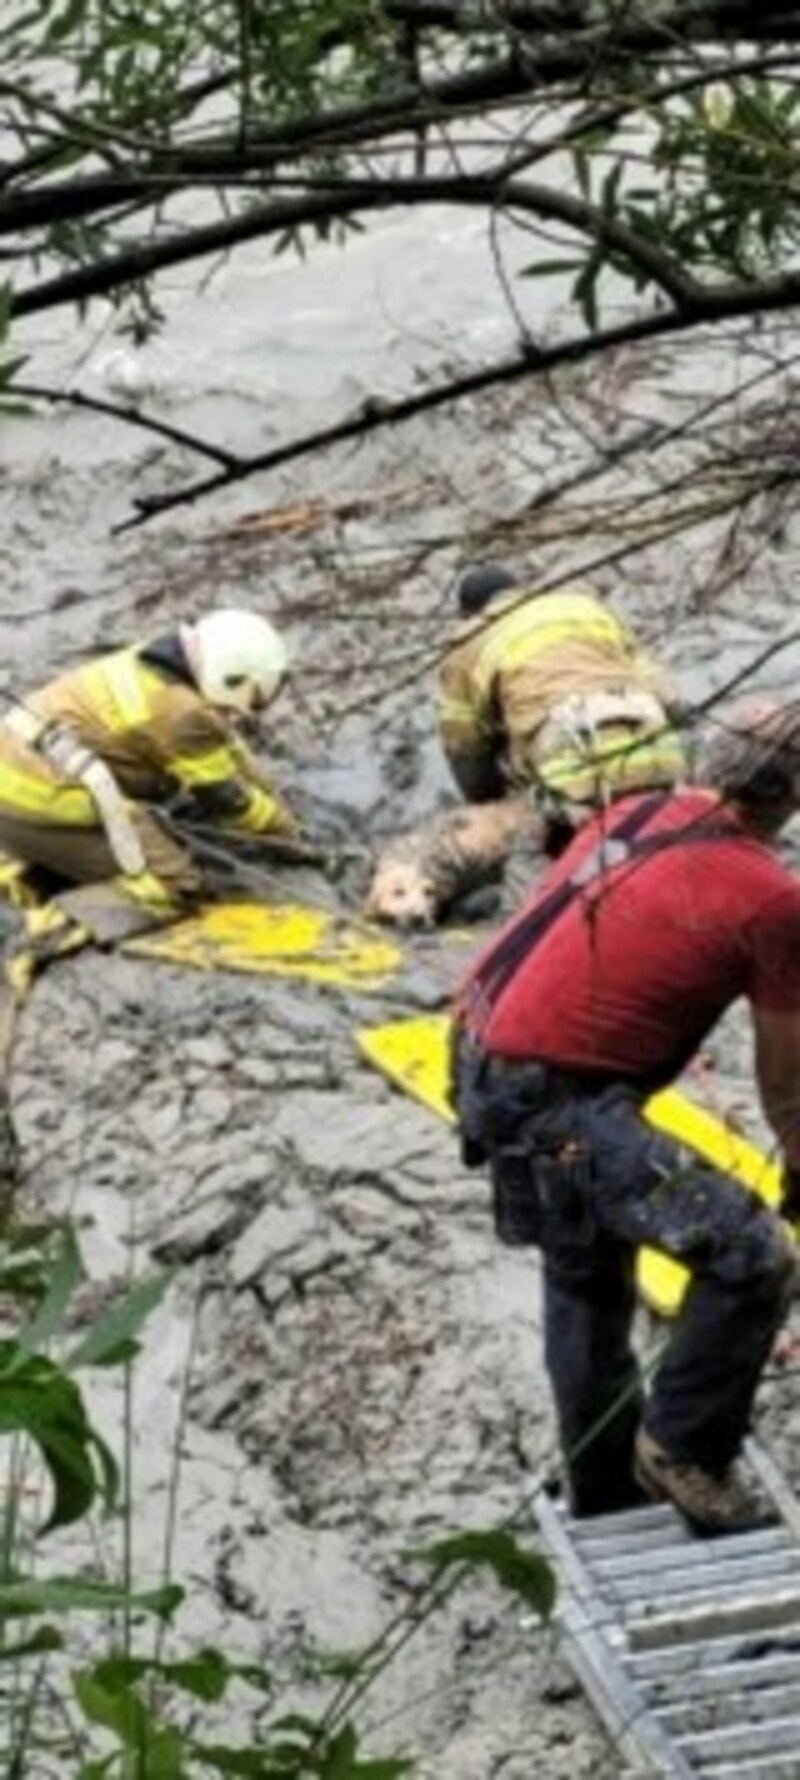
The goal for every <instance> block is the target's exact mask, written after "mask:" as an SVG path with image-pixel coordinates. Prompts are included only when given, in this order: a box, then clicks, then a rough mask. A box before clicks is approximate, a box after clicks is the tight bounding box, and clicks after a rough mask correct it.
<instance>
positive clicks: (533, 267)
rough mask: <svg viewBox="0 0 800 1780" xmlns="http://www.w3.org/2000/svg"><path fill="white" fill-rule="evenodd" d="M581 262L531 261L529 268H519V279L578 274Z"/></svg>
mask: <svg viewBox="0 0 800 1780" xmlns="http://www.w3.org/2000/svg"><path fill="white" fill-rule="evenodd" d="M582 265H583V260H531V263H530V265H529V266H521V267H520V270H519V274H518V276H519V277H520V278H551V277H553V276H555V274H556V273H558V272H579V271H580V269H581V266H582Z"/></svg>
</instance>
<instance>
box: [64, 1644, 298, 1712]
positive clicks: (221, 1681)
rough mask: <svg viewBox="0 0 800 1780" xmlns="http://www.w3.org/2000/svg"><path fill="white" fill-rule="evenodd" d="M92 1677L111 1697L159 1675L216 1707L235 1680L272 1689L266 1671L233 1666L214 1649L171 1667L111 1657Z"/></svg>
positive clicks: (98, 1664) (122, 1657)
mask: <svg viewBox="0 0 800 1780" xmlns="http://www.w3.org/2000/svg"><path fill="white" fill-rule="evenodd" d="M92 1673H93V1674H94V1676H95V1678H96V1679H97V1681H98V1682H99V1683H100V1686H101V1687H104V1688H106V1689H107V1690H108V1692H109V1693H118V1692H120V1691H122V1690H123V1689H125V1688H130V1687H134V1686H135V1685H136V1683H137V1682H139V1681H141V1680H142V1679H143V1678H144V1677H145V1676H146V1675H157V1676H158V1677H159V1679H160V1680H162V1681H164V1682H166V1683H167V1684H168V1685H170V1686H173V1687H179V1688H182V1689H183V1690H184V1691H185V1692H186V1693H189V1694H192V1695H193V1696H194V1698H195V1699H198V1700H207V1701H209V1702H210V1703H212V1704H213V1703H214V1702H215V1701H217V1700H221V1699H222V1697H223V1694H224V1693H225V1690H226V1688H227V1686H228V1683H229V1681H230V1680H231V1679H232V1678H233V1677H236V1678H238V1679H240V1680H245V1681H251V1682H253V1683H254V1685H256V1686H259V1687H269V1680H268V1678H267V1677H266V1676H265V1674H264V1671H263V1670H262V1669H258V1668H256V1667H255V1666H254V1665H253V1664H249V1663H229V1662H228V1660H227V1657H225V1656H223V1654H222V1652H221V1651H220V1650H214V1649H212V1648H204V1649H201V1650H197V1651H195V1653H194V1655H193V1656H189V1657H184V1658H183V1660H182V1661H177V1662H170V1663H164V1662H158V1661H156V1660H155V1658H153V1659H151V1658H149V1657H129V1656H111V1657H107V1658H106V1659H105V1660H104V1661H101V1662H99V1663H97V1664H95V1667H94V1669H93V1671H92Z"/></svg>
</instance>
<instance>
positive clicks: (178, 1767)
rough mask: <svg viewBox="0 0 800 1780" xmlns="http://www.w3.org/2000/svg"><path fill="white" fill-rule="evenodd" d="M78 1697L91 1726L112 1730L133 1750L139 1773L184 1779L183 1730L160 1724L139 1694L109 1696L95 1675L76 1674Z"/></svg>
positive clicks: (155, 1779)
mask: <svg viewBox="0 0 800 1780" xmlns="http://www.w3.org/2000/svg"><path fill="white" fill-rule="evenodd" d="M72 1683H73V1687H74V1689H75V1697H76V1699H77V1701H78V1704H79V1706H80V1708H81V1711H82V1712H83V1714H84V1717H85V1718H86V1719H88V1721H89V1723H90V1724H99V1725H101V1726H102V1727H103V1729H104V1730H109V1731H113V1732H114V1734H115V1735H116V1736H117V1737H118V1738H119V1741H120V1742H121V1743H122V1745H123V1747H124V1748H125V1749H130V1750H132V1751H134V1753H135V1757H136V1770H135V1771H136V1773H137V1774H139V1775H142V1776H146V1777H147V1780H182V1776H183V1775H184V1774H185V1772H186V1768H185V1761H184V1756H185V1753H186V1744H185V1741H184V1738H183V1737H182V1735H181V1733H180V1731H178V1730H175V1729H173V1727H172V1726H171V1725H162V1724H159V1722H158V1721H157V1719H155V1718H154V1717H153V1715H152V1713H151V1712H150V1710H149V1707H148V1706H146V1705H145V1703H144V1701H143V1700H140V1699H139V1698H138V1697H137V1695H136V1694H132V1693H117V1694H114V1693H107V1692H106V1690H105V1688H103V1687H101V1686H100V1685H99V1683H98V1682H97V1681H96V1680H95V1678H94V1676H93V1675H92V1674H84V1675H74V1676H73V1678H72Z"/></svg>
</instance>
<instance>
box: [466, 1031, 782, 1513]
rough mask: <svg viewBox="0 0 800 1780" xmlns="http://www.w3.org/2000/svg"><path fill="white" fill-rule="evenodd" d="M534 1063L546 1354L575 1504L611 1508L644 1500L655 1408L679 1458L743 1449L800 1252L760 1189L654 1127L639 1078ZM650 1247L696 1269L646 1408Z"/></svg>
mask: <svg viewBox="0 0 800 1780" xmlns="http://www.w3.org/2000/svg"><path fill="white" fill-rule="evenodd" d="M494 1067H495V1066H494V1064H493V1065H492V1069H493V1070H494ZM514 1067H515V1066H513V1065H502V1064H501V1065H499V1070H500V1071H501V1072H502V1071H503V1070H505V1069H508V1070H509V1071H513V1069H514ZM523 1067H525V1068H526V1069H527V1071H528V1087H527V1091H526V1099H527V1103H528V1107H529V1109H531V1110H529V1111H528V1114H527V1116H526V1117H525V1119H524V1121H523V1123H522V1124H521V1125H518V1126H517V1131H516V1149H515V1159H516V1161H517V1164H518V1161H519V1154H520V1148H522V1149H523V1150H524V1153H525V1156H526V1158H527V1162H528V1167H529V1171H530V1174H529V1178H530V1187H531V1192H532V1193H534V1194H535V1195H536V1196H537V1198H538V1201H539V1207H540V1230H539V1235H538V1242H539V1246H540V1247H541V1249H542V1254H543V1265H544V1322H545V1359H546V1364H547V1369H548V1373H549V1376H550V1380H551V1384H552V1388H553V1392H554V1396H555V1401H556V1408H557V1414H558V1420H559V1431H560V1438H561V1443H562V1448H563V1451H564V1455H565V1462H566V1466H567V1473H568V1479H569V1485H570V1492H571V1498H572V1506H573V1509H574V1511H575V1512H576V1513H578V1514H601V1513H610V1512H613V1511H614V1510H616V1509H618V1508H622V1507H624V1506H626V1505H627V1504H628V1503H630V1502H632V1501H633V1500H635V1496H636V1490H635V1484H634V1481H633V1473H632V1453H633V1441H634V1436H635V1433H636V1429H637V1427H638V1425H639V1422H640V1420H641V1419H642V1417H643V1419H644V1423H645V1425H646V1427H647V1429H648V1431H649V1432H650V1433H651V1434H652V1435H653V1437H654V1438H655V1439H656V1440H658V1441H660V1442H661V1443H662V1444H663V1445H664V1446H665V1447H666V1448H667V1449H668V1451H669V1452H670V1453H671V1454H672V1455H673V1456H674V1457H675V1458H676V1459H679V1460H682V1461H686V1462H690V1463H695V1464H698V1465H701V1466H702V1467H703V1468H704V1469H705V1470H708V1471H711V1472H713V1473H716V1474H722V1473H723V1472H724V1471H725V1470H726V1469H727V1467H728V1466H729V1465H730V1463H731V1461H732V1460H733V1459H734V1458H735V1457H736V1455H737V1453H738V1452H739V1449H740V1447H741V1444H742V1441H743V1439H744V1436H745V1433H746V1430H747V1425H748V1421H749V1417H750V1412H751V1408H752V1403H753V1398H754V1395H755V1391H756V1386H757V1384H758V1380H759V1377H760V1374H761V1371H762V1368H763V1366H764V1364H765V1361H766V1360H767V1358H768V1356H769V1352H770V1349H771V1346H772V1342H773V1338H774V1335H775V1333H776V1330H777V1329H778V1327H779V1325H780V1322H781V1320H782V1318H783V1315H784V1312H785V1309H786V1305H787V1301H788V1295H789V1288H790V1284H791V1280H792V1276H793V1272H794V1251H793V1246H792V1243H791V1241H790V1238H789V1237H788V1235H787V1234H786V1232H785V1231H784V1229H783V1226H782V1225H781V1223H780V1221H779V1219H778V1218H777V1216H776V1215H775V1213H774V1212H772V1211H771V1210H769V1208H768V1207H766V1206H765V1205H764V1204H763V1203H762V1202H761V1201H760V1200H759V1199H757V1198H756V1197H755V1195H754V1194H752V1193H750V1192H748V1191H747V1190H746V1189H745V1188H744V1187H742V1186H741V1185H740V1184H739V1183H738V1182H737V1181H735V1180H733V1179H731V1178H730V1177H729V1176H728V1175H726V1174H724V1173H721V1172H720V1171H718V1170H717V1169H714V1168H712V1167H710V1166H707V1165H706V1164H704V1163H703V1162H701V1161H699V1160H698V1158H697V1157H696V1156H695V1155H694V1154H693V1153H692V1152H691V1151H689V1150H687V1149H685V1148H684V1147H683V1146H682V1145H681V1144H680V1143H678V1142H677V1141H675V1140H674V1139H672V1138H669V1137H666V1136H664V1135H663V1134H661V1133H660V1132H657V1131H655V1130H654V1129H653V1128H652V1126H650V1125H649V1124H648V1123H647V1122H646V1120H645V1119H644V1117H643V1112H642V1105H643V1097H642V1095H641V1094H639V1093H637V1092H636V1091H635V1090H634V1089H632V1088H630V1087H629V1086H627V1085H622V1084H613V1085H605V1086H601V1087H599V1088H598V1087H596V1086H595V1087H592V1088H587V1087H586V1086H585V1085H583V1084H581V1083H580V1082H579V1080H578V1079H577V1078H574V1077H570V1076H568V1075H566V1073H565V1072H561V1071H557V1070H553V1069H550V1068H549V1067H544V1066H538V1065H528V1066H523ZM537 1074H538V1076H539V1078H540V1092H539V1095H538V1104H536V1102H537V1095H536V1092H535V1088H536V1077H537ZM531 1088H533V1094H532V1095H531ZM532 1100H533V1103H534V1106H533V1107H532ZM487 1147H489V1150H490V1164H491V1167H492V1172H493V1173H494V1172H495V1170H497V1169H499V1170H500V1172H501V1173H502V1168H503V1147H502V1145H501V1146H500V1147H499V1148H498V1147H497V1146H496V1145H495V1144H494V1143H492V1142H490V1143H489V1145H488V1146H487ZM642 1244H647V1245H649V1246H651V1247H653V1248H656V1249H659V1250H661V1251H662V1252H663V1253H665V1254H667V1255H671V1256H672V1257H673V1258H674V1259H675V1260H677V1261H680V1262H685V1263H686V1264H687V1265H688V1266H689V1267H690V1268H691V1273H692V1278H691V1283H690V1285H689V1288H688V1291H687V1294H686V1297H685V1299H684V1303H683V1306H682V1308H681V1310H680V1312H679V1314H678V1317H677V1319H676V1321H675V1323H674V1325H673V1326H672V1329H671V1332H670V1331H665V1333H666V1342H665V1346H664V1348H663V1351H662V1354H661V1357H660V1360H659V1362H658V1364H657V1367H656V1370H655V1373H654V1375H653V1378H652V1382H651V1386H650V1390H649V1394H648V1398H647V1402H646V1404H644V1407H643V1395H644V1393H643V1389H642V1384H641V1380H640V1377H639V1369H638V1365H637V1361H636V1358H635V1356H634V1353H633V1349H632V1346H631V1325H632V1321H633V1312H634V1304H635V1292H634V1263H635V1256H636V1251H637V1249H638V1248H639V1247H640V1246H641V1245H642Z"/></svg>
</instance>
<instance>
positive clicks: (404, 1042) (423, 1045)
mask: <svg viewBox="0 0 800 1780" xmlns="http://www.w3.org/2000/svg"><path fill="white" fill-rule="evenodd" d="M449 1026H450V1022H449V1019H448V1016H447V1015H446V1014H437V1015H435V1016H432V1017H431V1016H426V1017H425V1018H420V1019H411V1020H394V1021H392V1022H391V1023H390V1024H389V1025H386V1026H363V1027H361V1029H360V1031H359V1032H358V1033H357V1034H356V1037H357V1042H358V1046H359V1050H360V1051H361V1052H362V1055H363V1056H365V1057H366V1058H367V1059H368V1061H369V1062H370V1063H374V1064H375V1066H376V1068H378V1069H380V1070H381V1071H382V1073H383V1074H384V1075H386V1076H388V1078H389V1080H390V1081H392V1082H394V1083H395V1084H396V1085H397V1087H399V1088H402V1089H403V1090H404V1092H405V1093H407V1094H412V1095H414V1097H415V1098H416V1099H418V1100H421V1101H422V1102H423V1103H424V1105H425V1106H428V1107H430V1109H431V1111H432V1112H434V1113H437V1114H438V1116H439V1117H440V1118H443V1119H447V1120H448V1121H449V1122H450V1123H452V1122H453V1113H452V1110H451V1108H450V1106H449V1104H448V1100H447V1092H446V1083H447V1044H448V1035H449ZM645 1114H646V1117H647V1118H648V1119H649V1121H650V1123H651V1125H654V1126H655V1127H656V1129H657V1130H659V1131H664V1132H666V1133H667V1134H668V1136H670V1137H675V1138H677V1139H678V1140H679V1142H681V1143H685V1144H686V1145H687V1147H688V1148H689V1149H692V1150H694V1151H696V1153H697V1155H698V1156H702V1157H703V1160H704V1161H707V1162H711V1163H713V1164H714V1165H715V1166H716V1167H718V1168H721V1169H724V1170H725V1172H726V1173H727V1174H733V1175H735V1176H736V1179H737V1180H740V1181H742V1183H743V1184H744V1186H746V1187H749V1188H750V1189H751V1191H752V1192H754V1193H758V1194H759V1196H760V1197H761V1198H762V1199H765V1200H766V1201H767V1203H768V1204H770V1205H776V1204H777V1202H778V1198H779V1195H780V1171H779V1169H778V1168H777V1166H776V1164H775V1163H773V1162H769V1161H768V1160H767V1158H766V1156H764V1155H763V1154H762V1152H761V1151H760V1150H758V1149H756V1147H755V1145H754V1144H752V1143H748V1142H747V1140H746V1139H745V1138H743V1137H739V1136H738V1135H737V1134H736V1133H735V1132H734V1131H731V1130H730V1129H729V1127H728V1126H727V1125H724V1124H723V1122H722V1120H721V1119H718V1118H715V1117H714V1115H713V1113H709V1112H705V1111H704V1110H703V1109H702V1108H701V1107H698V1106H695V1105H694V1104H693V1102H692V1101H691V1100H689V1099H687V1097H686V1095H685V1094H681V1093H679V1092H678V1090H677V1089H675V1088H666V1089H664V1091H663V1092H662V1093H660V1094H654V1095H653V1097H652V1099H651V1100H649V1101H648V1104H647V1107H646V1109H645ZM687 1280H688V1274H687V1271H686V1269H685V1267H681V1266H679V1265H678V1263H677V1262H676V1261H671V1260H670V1259H669V1258H668V1256H666V1255H660V1254H657V1253H656V1252H655V1251H654V1250H653V1249H643V1250H642V1252H641V1254H640V1256H639V1262H638V1283H639V1290H640V1292H641V1295H642V1297H643V1298H644V1299H645V1301H646V1303H648V1304H649V1305H650V1306H651V1308H652V1309H653V1310H656V1311H658V1312H659V1313H660V1314H661V1315H662V1316H674V1314H675V1312H676V1311H677V1310H678V1309H679V1307H680V1303H681V1300H682V1298H683V1294H684V1292H685V1290H686V1284H687Z"/></svg>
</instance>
